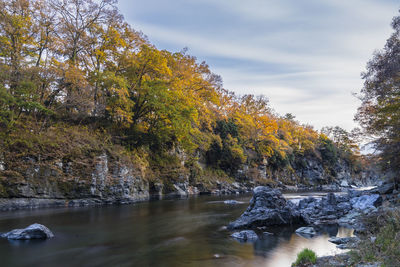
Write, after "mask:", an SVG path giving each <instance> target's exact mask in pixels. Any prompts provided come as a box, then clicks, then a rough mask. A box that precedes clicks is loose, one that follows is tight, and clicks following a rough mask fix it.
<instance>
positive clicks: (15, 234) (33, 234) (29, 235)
mask: <svg viewBox="0 0 400 267" xmlns="http://www.w3.org/2000/svg"><path fill="white" fill-rule="evenodd" d="M1 237H3V238H7V239H15V240H28V239H47V238H52V237H54V234H53V233H52V232H51V231H50V230H49V228H47V227H46V226H44V225H42V224H38V223H35V224H32V225H29V226H28V227H26V228H25V229H14V230H12V231H10V232H8V233H5V234H2V235H1Z"/></svg>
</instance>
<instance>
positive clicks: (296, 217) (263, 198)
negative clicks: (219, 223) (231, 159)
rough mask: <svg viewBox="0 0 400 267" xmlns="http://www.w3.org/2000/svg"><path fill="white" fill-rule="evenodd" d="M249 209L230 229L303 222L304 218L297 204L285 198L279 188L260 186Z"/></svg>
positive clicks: (254, 191) (255, 190) (231, 224)
mask: <svg viewBox="0 0 400 267" xmlns="http://www.w3.org/2000/svg"><path fill="white" fill-rule="evenodd" d="M253 193H254V195H253V198H252V199H251V201H250V206H249V207H248V208H247V210H246V211H245V212H244V213H243V214H242V215H241V216H240V217H239V218H238V219H237V220H236V221H234V222H232V223H230V224H229V225H228V229H231V230H232V229H243V228H254V227H262V226H270V225H289V224H293V223H302V222H303V219H302V217H301V215H300V212H299V211H298V209H297V208H296V206H295V205H294V204H293V203H292V202H290V201H286V199H284V198H283V196H282V193H281V191H280V190H278V189H272V188H270V187H266V186H258V187H256V188H255V189H254V190H253Z"/></svg>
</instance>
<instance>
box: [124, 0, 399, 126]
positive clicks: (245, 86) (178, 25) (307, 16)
mask: <svg viewBox="0 0 400 267" xmlns="http://www.w3.org/2000/svg"><path fill="white" fill-rule="evenodd" d="M120 7H121V10H122V12H123V13H124V15H125V17H126V18H127V20H128V21H129V22H130V23H131V24H132V25H133V27H134V28H136V29H139V30H142V31H143V32H144V33H145V34H147V35H148V36H149V39H150V41H151V42H153V43H155V44H156V45H157V47H158V48H160V49H168V50H173V51H179V50H180V49H182V48H183V47H188V48H189V52H190V53H191V54H193V55H195V56H197V57H198V58H199V60H200V61H202V60H205V61H206V62H207V63H209V65H210V67H211V69H212V70H213V71H214V72H215V73H217V74H220V75H221V76H222V78H223V80H224V85H225V87H226V88H227V89H230V90H233V91H235V92H237V93H240V94H243V93H254V94H264V95H266V96H268V97H269V98H270V100H271V105H272V106H273V108H274V109H275V110H276V111H278V112H279V113H281V114H284V113H287V112H290V113H293V114H294V115H296V116H297V118H298V119H299V120H300V121H301V122H304V123H308V124H312V125H314V126H315V127H316V128H321V127H322V126H324V125H339V126H342V127H345V128H347V129H351V128H352V127H354V126H355V124H354V122H353V116H354V113H355V112H356V109H357V106H358V105H359V102H358V100H357V99H356V98H355V97H353V96H352V93H353V92H357V91H358V90H359V89H360V88H361V87H362V80H361V79H360V72H361V71H363V70H364V68H365V65H366V63H367V61H368V59H369V58H371V56H372V53H373V51H374V50H375V49H379V48H382V47H383V46H384V43H385V41H386V39H387V38H388V37H389V35H390V33H391V29H390V22H391V19H392V17H393V16H394V15H397V14H398V12H397V10H398V8H399V4H398V2H397V1H391V0H385V1H379V0H353V1H337V0H326V1H320V0H305V1H301V2H300V1H289V0H248V1H242V0H229V1H222V0H221V1H215V0H192V1H187V0H171V1H162V0H148V1H138V0H134V1H128V0H125V1H122V2H120Z"/></svg>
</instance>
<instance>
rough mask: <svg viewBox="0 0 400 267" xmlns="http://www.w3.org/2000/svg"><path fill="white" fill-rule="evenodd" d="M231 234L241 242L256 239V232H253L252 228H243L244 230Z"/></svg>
mask: <svg viewBox="0 0 400 267" xmlns="http://www.w3.org/2000/svg"><path fill="white" fill-rule="evenodd" d="M231 236H232V237H233V238H235V239H237V240H239V241H242V242H246V241H256V240H257V239H258V236H257V234H256V232H254V231H252V230H244V231H240V232H236V233H233V234H232V235H231Z"/></svg>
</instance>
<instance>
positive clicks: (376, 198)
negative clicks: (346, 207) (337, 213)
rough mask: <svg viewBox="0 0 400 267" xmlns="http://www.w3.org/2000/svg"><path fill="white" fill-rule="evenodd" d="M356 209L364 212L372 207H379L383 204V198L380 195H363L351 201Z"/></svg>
mask: <svg viewBox="0 0 400 267" xmlns="http://www.w3.org/2000/svg"><path fill="white" fill-rule="evenodd" d="M350 203H351V206H352V207H353V208H354V209H359V210H364V209H367V208H370V207H378V206H379V205H381V204H382V197H381V196H380V195H378V194H372V195H363V196H359V197H354V198H352V199H350Z"/></svg>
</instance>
